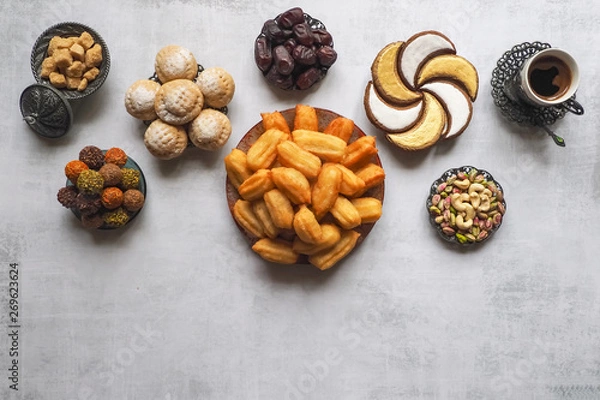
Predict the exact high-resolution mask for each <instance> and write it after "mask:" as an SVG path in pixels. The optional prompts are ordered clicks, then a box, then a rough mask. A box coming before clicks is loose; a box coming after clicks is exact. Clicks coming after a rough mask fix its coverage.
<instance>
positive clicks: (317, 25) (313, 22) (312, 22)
mask: <svg viewBox="0 0 600 400" xmlns="http://www.w3.org/2000/svg"><path fill="white" fill-rule="evenodd" d="M284 12H285V11H284ZM281 14H283V13H279V14H277V16H276V17H275V18H274V20H275V19H277V18H279V16H280V15H281ZM304 19H305V20H306V21H307V23H308V25H309V26H310V27H311V28H312V29H323V30H327V28H326V27H325V24H324V23H323V22H321V20H320V19H317V18H313V17H311V16H310V14H307V13H304ZM328 32H329V31H328ZM329 34H330V35H331V32H329ZM263 36H266V35H265V34H264V33H263V32H261V33H259V34H258V36H257V37H256V39H254V43H256V40H257V39H258V38H261V37H263ZM331 48H332V49H333V48H334V41H333V35H331ZM257 67H258V66H257ZM331 67H332V65H330V66H328V67H325V66H321V67H320V68H319V69H320V70H321V72H322V73H323V75H321V78H320V79H319V80H318V81H317V82H315V84H317V83H319V82H320V81H322V80H323V79H325V76H326V75H327V71H328V70H329V68H331ZM258 70H259V71H260V72H261V74H262V75H263V76H267V73H268V72H269V71H268V70H267V71H261V70H260V68H259V69H258ZM267 83H268V84H269V86H273V87H276V88H278V89H281V90H285V91H296V90H297V91H300V92H302V91H304V90H309V89H311V88H312V87H313V86H315V85H312V86H310V87H308V88H306V89H300V88H299V87H296V85H294V86H292V87H291V88H289V89H283V88H280V87H278V86H276V85H274V84H273V83H271V82H269V81H267Z"/></svg>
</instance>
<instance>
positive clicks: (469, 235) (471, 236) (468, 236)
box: [465, 233, 477, 243]
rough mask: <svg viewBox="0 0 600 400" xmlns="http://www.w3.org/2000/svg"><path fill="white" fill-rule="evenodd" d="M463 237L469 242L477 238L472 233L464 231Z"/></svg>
mask: <svg viewBox="0 0 600 400" xmlns="http://www.w3.org/2000/svg"><path fill="white" fill-rule="evenodd" d="M465 237H466V238H467V240H468V241H469V242H471V243H473V242H475V241H476V240H477V238H476V237H475V235H473V234H472V233H466V234H465Z"/></svg>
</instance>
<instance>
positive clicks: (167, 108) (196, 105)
mask: <svg viewBox="0 0 600 400" xmlns="http://www.w3.org/2000/svg"><path fill="white" fill-rule="evenodd" d="M203 105H204V96H203V95H202V91H201V90H200V88H199V87H198V85H196V84H195V83H194V82H193V81H190V80H188V79H175V80H173V81H169V82H167V83H165V84H163V85H162V86H161V87H160V89H159V90H158V92H157V93H156V98H155V100H154V109H155V111H156V115H158V118H160V119H161V120H163V121H164V122H166V123H168V124H171V125H183V124H187V123H188V122H190V121H191V120H193V119H194V118H196V117H197V116H198V114H200V111H201V110H202V107H203Z"/></svg>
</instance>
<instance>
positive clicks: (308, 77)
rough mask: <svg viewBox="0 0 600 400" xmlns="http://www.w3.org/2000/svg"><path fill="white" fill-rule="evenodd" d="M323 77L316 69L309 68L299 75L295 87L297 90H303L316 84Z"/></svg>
mask: <svg viewBox="0 0 600 400" xmlns="http://www.w3.org/2000/svg"><path fill="white" fill-rule="evenodd" d="M322 77H323V72H321V71H320V70H319V69H317V68H314V67H313V68H309V69H307V70H306V71H304V72H303V73H301V74H300V75H298V79H297V80H296V86H298V89H301V90H305V89H308V88H309V87H311V86H312V85H314V84H315V83H317V82H318V81H319V80H321V78H322Z"/></svg>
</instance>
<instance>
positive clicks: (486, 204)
mask: <svg viewBox="0 0 600 400" xmlns="http://www.w3.org/2000/svg"><path fill="white" fill-rule="evenodd" d="M480 199H481V204H480V205H479V207H478V208H477V211H483V212H485V211H489V210H490V198H489V197H488V196H486V195H485V194H482V195H481V197H480Z"/></svg>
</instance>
